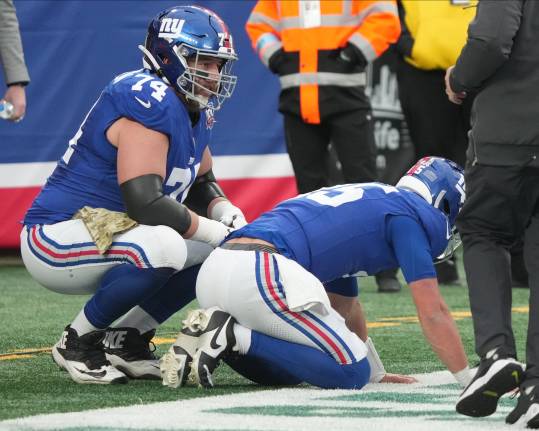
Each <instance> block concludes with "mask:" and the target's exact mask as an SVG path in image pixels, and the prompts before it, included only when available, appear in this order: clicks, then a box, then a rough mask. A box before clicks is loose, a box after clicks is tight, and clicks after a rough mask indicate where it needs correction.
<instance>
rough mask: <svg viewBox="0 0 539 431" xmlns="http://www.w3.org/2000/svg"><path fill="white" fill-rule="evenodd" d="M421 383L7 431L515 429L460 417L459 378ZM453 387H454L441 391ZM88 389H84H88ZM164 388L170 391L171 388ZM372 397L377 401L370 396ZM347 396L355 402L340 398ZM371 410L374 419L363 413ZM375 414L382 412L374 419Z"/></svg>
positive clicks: (208, 402) (254, 397)
mask: <svg viewBox="0 0 539 431" xmlns="http://www.w3.org/2000/svg"><path fill="white" fill-rule="evenodd" d="M416 377H417V378H418V379H419V381H420V383H417V384H413V385H395V384H393V385H391V384H373V385H368V386H367V387H366V388H365V389H364V390H362V391H346V390H334V391H329V390H318V389H311V388H295V389H280V390H266V391H257V392H245V393H241V394H234V395H220V396H215V397H206V398H197V399H190V400H178V401H174V402H164V403H155V404H147V405H140V404H139V405H134V406H130V407H119V408H109V409H99V410H91V411H86V412H74V413H63V414H50V415H40V416H34V417H29V418H23V419H16V420H9V421H3V422H0V429H1V430H6V431H15V430H17V431H20V430H30V429H31V430H52V429H54V430H62V429H68V428H70V429H73V428H83V429H92V428H96V427H99V430H100V431H108V430H111V431H112V430H121V429H128V428H131V429H132V430H155V429H159V430H163V429H167V430H180V429H181V430H265V431H266V430H273V431H288V430H295V431H313V430H324V431H326V430H327V431H330V430H339V431H352V430H354V431H357V430H361V431H370V430H372V431H396V430H398V431H402V430H407V431H408V430H410V431H448V430H459V431H466V430H470V431H475V430H485V431H487V430H488V431H491V430H502V429H508V428H507V426H506V425H505V424H504V417H505V415H506V414H507V412H508V411H509V410H510V407H508V406H504V407H501V408H499V409H498V412H497V413H495V414H494V415H493V416H491V417H490V418H487V419H481V420H477V419H471V418H466V417H464V416H459V415H458V414H457V413H455V411H454V403H455V401H456V399H457V397H458V394H459V392H460V389H459V388H458V387H457V386H456V385H454V380H453V377H452V376H451V374H450V373H449V372H447V371H444V372H436V373H431V374H422V375H418V376H416ZM217 383H218V382H217ZM156 384H157V383H156ZM445 384H453V385H452V386H451V387H440V386H441V385H445ZM80 390H81V391H82V390H84V388H83V387H81V389H80ZM125 390H129V387H128V386H126V387H125ZM163 390H170V389H168V388H163ZM377 393H378V394H377ZM388 393H391V396H388ZM363 394H364V395H367V398H364V399H363V400H362V399H361V395H363ZM392 394H395V396H392ZM368 395H372V396H371V397H368ZM414 395H415V398H414ZM342 396H354V397H353V398H352V399H341V400H339V399H336V397H342ZM178 398H181V389H178ZM399 400H401V401H399ZM430 400H432V402H430ZM435 401H436V402H435ZM514 403H516V400H514ZM291 407H292V408H294V411H295V412H301V411H309V414H308V415H306V416H305V415H304V416H301V415H294V414H290V415H287V414H286V413H284V409H287V408H288V409H290V408H291ZM237 408H242V411H241V412H234V410H231V409H237ZM272 409H273V410H274V411H275V410H280V409H283V410H282V412H283V414H281V413H279V414H278V415H275V414H270V412H271V410H272ZM371 409H375V410H371ZM227 410H228V412H227ZM365 411H367V414H364V413H363V412H365ZM372 411H375V412H376V413H375V414H373V413H372ZM369 412H371V413H369ZM362 415H363V417H362ZM511 429H514V427H511Z"/></svg>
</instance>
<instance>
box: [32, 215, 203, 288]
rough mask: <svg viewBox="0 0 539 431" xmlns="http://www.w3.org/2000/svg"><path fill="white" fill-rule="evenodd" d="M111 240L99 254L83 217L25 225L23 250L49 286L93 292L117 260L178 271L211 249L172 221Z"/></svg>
mask: <svg viewBox="0 0 539 431" xmlns="http://www.w3.org/2000/svg"><path fill="white" fill-rule="evenodd" d="M112 240H113V241H112V246H111V247H110V248H109V249H108V250H107V252H106V253H105V254H103V255H101V254H99V252H98V250H97V247H96V245H95V243H94V242H93V240H92V238H91V236H90V233H89V232H88V230H87V229H86V226H85V225H84V223H83V221H82V220H67V221H63V222H59V223H55V224H50V225H43V226H40V225H36V226H32V227H26V226H25V227H24V228H23V230H22V232H21V255H22V259H23V261H24V265H25V266H26V269H27V270H28V272H29V273H30V275H31V276H32V277H33V278H34V279H35V280H36V281H37V282H39V283H40V284H42V285H43V286H45V287H46V288H47V289H50V290H52V291H54V292H58V293H64V294H75V295H79V294H93V293H95V291H96V290H97V289H98V287H99V282H100V280H101V277H102V276H103V275H104V274H105V273H106V272H107V271H108V270H109V269H110V268H112V267H113V266H115V265H120V264H122V263H131V264H133V265H136V266H137V267H139V268H174V269H176V270H178V271H179V270H181V269H184V268H188V267H190V266H193V265H197V264H199V263H201V262H203V261H204V259H205V258H206V257H207V256H208V255H209V254H210V252H211V251H212V250H213V249H212V247H211V246H209V245H208V244H205V243H201V242H198V241H189V240H184V239H183V238H182V236H181V235H180V234H179V233H178V232H176V231H175V230H173V229H172V228H170V227H168V226H148V225H138V226H136V227H134V228H132V229H130V230H128V231H127V232H124V233H119V234H117V235H114V236H113V238H112Z"/></svg>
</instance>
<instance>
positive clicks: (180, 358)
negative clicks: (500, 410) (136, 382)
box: [159, 310, 208, 388]
mask: <svg viewBox="0 0 539 431" xmlns="http://www.w3.org/2000/svg"><path fill="white" fill-rule="evenodd" d="M182 323H183V328H182V330H181V331H180V333H179V335H178V338H177V339H176V341H175V342H174V344H173V345H172V346H170V349H168V352H167V353H165V354H164V355H163V356H162V358H161V359H160V361H159V366H160V371H161V379H162V381H163V386H169V387H171V388H177V387H179V386H182V385H184V384H185V382H186V380H187V376H188V375H189V373H190V371H191V361H192V360H193V356H194V354H195V352H196V349H197V345H198V341H199V338H198V337H199V336H200V335H201V334H202V332H203V328H205V327H206V326H207V324H208V321H207V316H206V314H205V313H204V310H192V311H190V312H189V314H188V315H187V318H186V319H185V320H184V321H183V322H182Z"/></svg>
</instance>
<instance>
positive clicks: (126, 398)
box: [0, 266, 529, 420]
mask: <svg viewBox="0 0 539 431" xmlns="http://www.w3.org/2000/svg"><path fill="white" fill-rule="evenodd" d="M463 273H464V272H463V270H462V267H461V268H460V274H461V278H463ZM442 293H443V296H444V298H445V299H446V301H447V303H448V305H449V307H450V308H451V310H452V311H453V312H456V316H457V319H458V320H457V325H458V327H459V330H460V333H461V336H462V339H463V342H464V345H465V348H466V353H467V354H468V357H469V360H470V363H471V364H472V365H474V364H475V362H476V361H477V358H476V356H475V354H474V352H473V332H472V321H471V318H470V317H467V315H468V313H467V312H469V304H468V292H467V289H466V288H465V287H463V286H449V287H442ZM528 294H529V291H528V289H513V307H515V308H517V310H516V311H515V312H514V313H513V325H514V328H515V332H516V336H517V340H518V342H519V345H518V348H519V357H520V358H521V359H523V358H524V353H523V349H524V340H525V333H526V326H527V312H526V311H525V307H527V304H528ZM360 299H361V302H362V303H363V305H364V309H365V311H366V314H367V318H368V320H369V322H370V323H371V326H370V329H369V334H370V336H371V337H372V338H373V340H374V342H375V344H376V348H377V350H378V352H379V354H380V357H381V358H382V360H383V362H384V364H385V367H386V370H387V371H389V372H394V373H426V372H431V371H436V370H442V369H443V368H444V367H443V365H442V364H441V363H440V362H439V361H438V359H437V358H436V357H435V355H434V353H433V352H432V351H431V350H430V348H429V346H428V345H427V343H426V341H425V340H424V338H423V336H422V333H421V329H420V327H419V324H418V323H417V321H414V319H413V318H412V317H413V316H415V308H414V305H413V303H412V299H411V296H410V294H409V292H408V290H407V288H404V289H403V291H401V292H400V293H396V294H380V293H377V292H376V286H375V283H374V279H373V278H371V277H369V278H363V279H361V293H360ZM86 300H87V297H82V296H67V295H60V294H56V293H53V292H50V291H48V290H47V289H45V288H43V287H41V286H39V285H38V284H37V283H36V282H35V281H33V280H32V278H31V277H30V276H29V275H28V273H27V272H26V270H25V269H24V268H23V267H16V266H13V267H0V355H1V356H0V420H3V419H8V418H17V417H23V416H29V415H35V414H41V413H53V412H70V411H81V410H88V409H94V408H103V407H115V406H126V405H136V404H147V403H151V402H158V401H171V400H177V399H187V398H193V397H203V396H208V395H219V394H228V393H234V392H242V391H248V390H249V391H252V390H256V389H257V386H256V385H254V384H252V383H250V382H249V381H248V380H246V379H244V378H242V377H241V376H239V375H237V374H235V373H234V372H233V371H232V370H230V369H229V368H228V367H226V366H225V365H223V366H221V367H220V368H219V369H218V370H217V372H216V376H215V382H216V384H217V387H216V388H215V389H213V390H211V391H205V390H202V389H198V388H194V387H184V388H180V389H177V390H174V389H170V388H166V387H163V386H161V383H160V382H159V381H130V382H129V384H127V385H118V386H100V385H79V384H76V383H74V382H73V381H71V380H70V378H69V376H68V374H67V373H66V372H63V371H61V370H60V369H59V368H58V367H57V366H56V365H55V364H54V363H53V361H52V358H51V356H50V352H49V351H48V350H47V349H50V347H51V346H52V345H53V344H54V343H55V342H56V341H57V340H58V338H59V336H60V335H61V333H62V330H63V328H64V326H65V325H67V324H68V323H69V322H70V321H71V320H72V319H73V317H74V316H75V315H76V314H77V313H78V311H79V310H80V308H81V307H82V306H83V304H84V303H85V302H86ZM194 307H196V304H195V303H193V304H191V305H190V306H189V307H188V308H187V309H184V310H182V311H181V312H180V313H178V314H177V315H175V316H173V317H172V318H171V319H170V320H169V321H168V322H166V323H165V324H164V325H162V326H161V327H160V328H159V330H158V332H157V337H159V338H160V339H165V341H163V342H161V343H159V344H158V345H157V353H158V354H159V355H160V354H162V353H163V352H164V351H165V350H166V349H167V348H168V346H169V344H170V343H169V342H167V341H166V340H167V339H173V338H175V336H176V333H177V331H178V330H179V328H180V325H181V319H182V318H183V317H184V316H185V314H186V312H187V310H188V309H190V308H194ZM519 307H523V308H524V309H522V310H518V308H519Z"/></svg>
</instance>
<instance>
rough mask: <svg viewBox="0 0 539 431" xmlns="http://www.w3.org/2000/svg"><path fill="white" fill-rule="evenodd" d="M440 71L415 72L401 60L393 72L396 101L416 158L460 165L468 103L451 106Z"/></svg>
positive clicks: (468, 116)
mask: <svg viewBox="0 0 539 431" xmlns="http://www.w3.org/2000/svg"><path fill="white" fill-rule="evenodd" d="M444 75H445V73H444V71H441V70H436V71H425V70H421V69H417V68H415V67H413V66H411V65H409V64H408V63H406V62H404V61H402V60H401V62H400V63H399V65H398V69H397V79H398V85H399V99H400V102H401V107H402V112H403V114H404V118H405V119H406V123H407V124H408V129H409V131H410V137H411V139H412V143H413V144H414V148H415V153H416V158H417V159H419V158H421V157H425V156H439V157H445V158H448V159H450V160H453V161H455V162H457V163H459V164H460V165H461V166H462V165H464V162H465V159H466V148H467V146H468V137H467V133H468V130H469V129H470V110H469V107H470V103H471V100H467V101H465V103H464V105H455V104H453V103H451V102H450V101H449V100H448V98H447V95H446V94H445V91H444V88H445V81H444Z"/></svg>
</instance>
